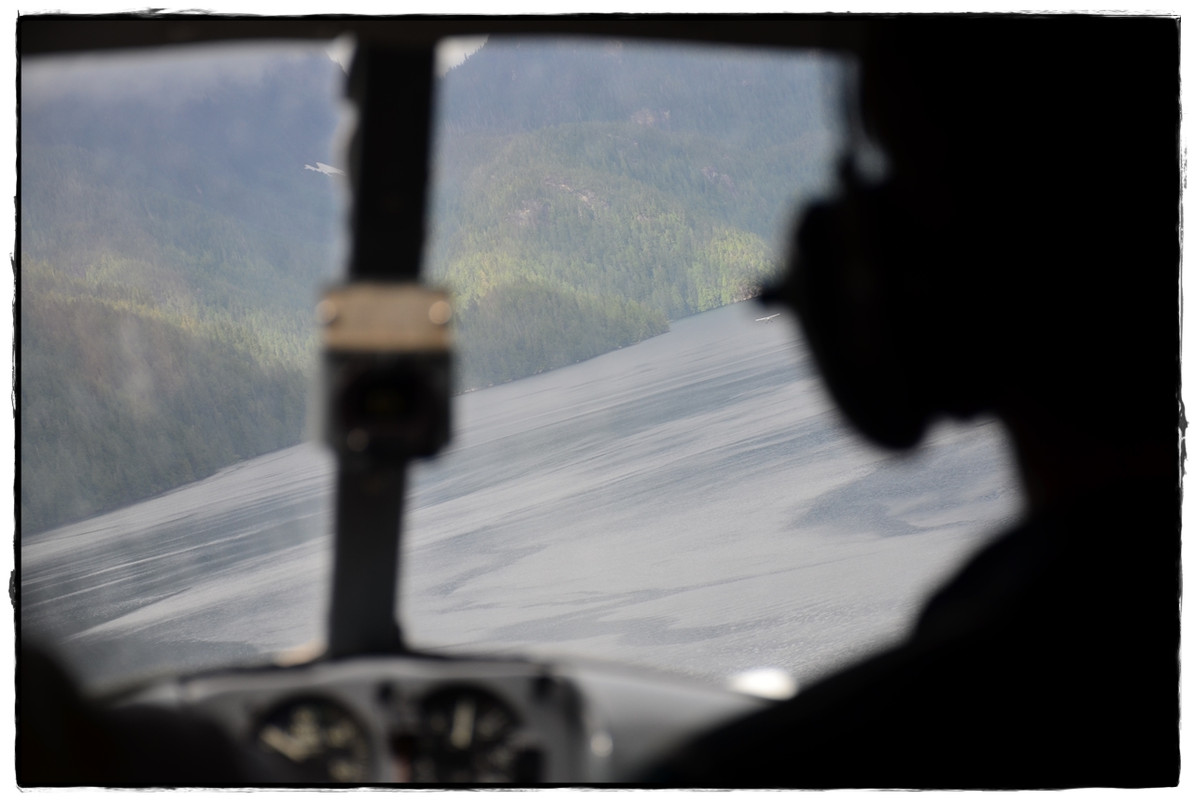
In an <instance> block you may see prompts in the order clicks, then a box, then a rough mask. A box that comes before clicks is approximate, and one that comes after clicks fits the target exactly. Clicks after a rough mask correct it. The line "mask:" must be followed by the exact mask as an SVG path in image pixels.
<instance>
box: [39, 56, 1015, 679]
mask: <svg viewBox="0 0 1195 800" xmlns="http://www.w3.org/2000/svg"><path fill="white" fill-rule="evenodd" d="M441 55H442V59H441V69H440V74H439V75H438V76H437V78H436V84H435V91H436V116H435V120H434V127H433V142H434V155H433V160H432V171H431V172H432V185H431V187H430V201H429V209H430V213H429V219H428V222H427V224H428V234H429V238H428V243H427V247H426V253H425V267H424V275H425V276H426V277H427V278H428V279H429V280H430V281H431V282H432V283H439V284H442V285H444V286H446V287H448V288H449V289H450V290H451V292H452V293H453V297H454V305H455V310H454V328H455V335H456V342H457V352H456V356H455V358H456V389H455V391H456V397H455V398H454V400H453V410H452V414H453V418H454V422H453V441H452V444H451V445H450V446H449V447H448V449H447V450H446V451H445V452H444V453H442V454H441V455H440V456H438V457H436V458H434V459H432V460H429V461H427V462H425V463H420V464H419V465H418V466H417V467H416V469H415V471H414V474H413V476H412V478H411V482H410V497H409V501H408V513H407V519H406V525H405V530H404V533H403V540H402V547H403V553H402V558H401V559H400V564H399V565H398V568H399V569H400V575H401V578H400V583H399V593H400V601H399V608H398V609H396V612H397V614H398V618H399V621H400V623H401V626H402V628H403V630H404V633H405V635H406V639H407V640H408V642H409V643H410V644H411V645H412V646H414V647H417V648H429V649H437V650H445V649H447V650H452V651H461V652H500V653H534V654H536V655H539V656H549V657H552V656H561V657H570V658H593V659H601V660H606V661H620V662H627V663H633V664H640V665H646V666H651V667H658V668H661V669H667V670H671V671H675V672H681V673H687V674H690V675H693V676H695V677H698V678H701V679H708V680H710V681H723V680H725V679H727V678H728V677H730V676H732V675H734V674H736V673H739V672H742V671H744V670H749V669H754V668H763V667H768V668H780V669H783V670H786V671H788V672H790V673H791V674H793V675H794V676H796V678H797V679H798V681H803V680H805V679H808V678H810V677H812V676H815V675H818V674H822V673H824V672H826V671H827V670H829V669H831V668H833V667H835V666H838V665H841V664H843V663H845V662H847V661H850V660H853V659H856V658H858V657H859V656H861V655H863V654H864V653H866V652H869V651H871V650H874V649H875V648H877V647H879V646H881V645H883V644H886V643H888V642H890V641H891V640H892V639H893V638H895V637H897V636H899V635H901V634H902V633H903V632H904V631H905V630H906V629H907V627H908V625H909V623H910V621H911V619H912V616H913V613H914V610H915V609H916V608H917V607H918V605H919V604H920V603H921V601H923V599H924V598H925V596H926V595H927V594H928V593H929V592H930V591H931V590H932V589H933V588H935V587H936V586H937V585H938V583H939V581H940V580H941V579H942V578H943V577H944V576H946V575H948V574H950V572H951V571H952V569H953V568H954V567H956V566H957V565H958V563H959V562H960V561H961V560H962V559H963V558H964V557H965V556H966V555H968V554H969V553H971V552H972V551H973V550H974V549H975V548H976V547H977V546H978V545H979V544H981V543H982V541H983V540H984V532H985V531H995V530H997V529H1000V528H1001V527H1003V523H1006V522H1007V521H1008V519H1009V518H1010V517H1011V516H1013V515H1014V514H1015V513H1017V511H1018V508H1017V505H1016V497H1015V491H1014V487H1013V483H1012V477H1011V464H1010V463H1009V456H1008V453H1007V450H1006V448H1005V445H1004V440H1003V438H1002V436H1001V434H1000V432H999V429H998V428H997V426H996V425H995V423H990V424H987V425H984V426H982V428H981V432H977V431H976V430H975V429H974V428H969V429H968V432H967V434H966V435H965V436H963V435H960V430H961V429H956V428H952V427H942V428H939V429H937V430H936V431H935V433H934V434H933V436H932V437H931V441H930V442H929V446H927V447H925V448H922V449H921V450H920V451H919V452H918V454H917V455H915V456H893V455H890V454H887V453H885V452H882V451H880V450H878V449H874V448H872V447H870V446H868V445H866V444H864V443H863V442H862V440H860V439H858V438H857V437H856V436H855V434H853V433H852V432H850V431H849V430H848V429H847V428H846V427H845V425H844V423H843V422H842V421H841V420H840V418H839V416H838V412H836V411H835V410H834V409H833V408H832V405H831V403H830V401H829V398H828V397H827V396H826V395H825V393H824V390H823V388H822V386H821V384H820V379H819V377H818V375H817V373H816V370H815V368H814V366H813V364H812V362H811V360H810V357H809V354H808V352H807V349H806V345H805V344H804V341H803V339H802V335H801V332H800V330H799V328H798V327H797V325H796V320H795V319H793V318H792V317H791V315H789V314H788V313H785V312H779V311H778V310H777V309H774V308H770V307H765V306H764V305H762V304H759V303H758V302H756V301H755V300H754V298H756V297H757V296H758V295H759V293H760V291H761V287H763V286H764V285H766V284H767V283H768V282H769V281H770V280H771V279H773V278H774V277H775V276H776V274H777V273H778V270H779V269H780V268H781V265H782V263H783V260H784V258H785V256H786V255H787V241H788V237H789V231H790V225H791V223H792V219H793V215H794V213H795V212H796V211H797V209H799V208H800V207H801V206H802V205H803V204H805V203H808V202H810V201H812V200H814V199H815V198H817V197H819V196H825V195H827V194H829V193H832V192H833V191H834V188H835V175H836V164H837V161H838V159H839V157H840V156H841V154H842V151H843V149H844V147H845V142H846V139H847V133H846V130H845V128H844V126H845V121H844V120H845V116H846V115H845V114H844V111H843V109H844V108H845V106H846V103H845V101H844V97H843V95H844V91H845V88H846V84H847V81H848V80H849V70H847V69H846V66H847V65H846V64H845V63H844V62H843V61H842V60H841V58H840V57H835V56H831V55H828V54H824V53H812V52H810V53H802V52H797V51H791V52H790V51H784V50H774V51H772V50H762V51H759V50H752V51H747V50H741V49H736V48H730V47H715V46H692V45H684V46H680V45H667V46H665V45H660V44H651V43H637V42H633V41H623V40H613V39H611V40H584V39H534V38H520V39H498V38H491V39H488V40H487V39H472V40H452V41H449V42H445V43H444V44H443V45H442V47H441ZM345 63H347V62H346V58H345V52H344V47H343V46H342V44H341V43H339V42H336V43H328V44H327V45H326V46H323V45H321V46H318V47H312V46H310V45H271V46H269V47H262V46H260V45H258V46H255V47H253V48H251V49H250V48H246V47H242V46H237V47H218V48H217V47H203V48H196V49H184V50H182V51H180V52H177V53H170V54H137V55H121V54H118V55H110V56H90V55H89V56H86V57H39V58H33V59H26V60H25V62H24V63H23V64H22V65H21V70H22V72H21V220H20V226H21V227H20V232H21V284H20V300H21V319H20V325H21V327H20V331H21V337H20V348H21V349H20V392H21V394H20V412H21V415H20V422H19V437H20V468H21V491H20V513H21V532H20V533H21V613H22V625H23V631H24V632H26V633H34V632H36V633H38V634H41V635H43V636H44V637H46V638H48V639H50V640H52V641H54V642H55V643H57V644H58V645H59V646H60V648H61V649H62V651H63V653H64V654H65V655H66V656H67V657H68V658H69V659H70V660H71V663H72V666H73V667H74V668H75V669H76V671H77V672H78V673H79V675H80V676H81V677H82V678H84V679H85V680H86V681H88V682H90V683H92V684H95V685H111V684H116V683H122V682H126V681H128V680H131V679H133V678H137V677H142V676H144V675H145V674H147V673H161V672H167V671H175V672H177V671H186V670H194V669H200V668H207V667H216V666H229V665H233V664H248V663H261V662H264V661H268V660H269V659H271V658H275V657H277V656H278V655H279V654H280V653H285V652H287V651H290V650H291V649H293V648H296V647H299V646H302V645H304V644H306V643H309V642H313V641H319V640H322V639H323V638H324V636H325V634H326V631H325V627H326V624H327V604H328V593H329V585H330V580H329V576H330V569H331V566H330V558H331V544H330V542H331V536H332V525H333V523H332V496H331V495H332V491H333V483H334V464H333V459H332V457H331V455H330V454H329V453H327V452H325V450H324V448H323V446H322V445H321V443H320V441H319V431H318V419H319V415H318V411H317V410H316V409H314V407H313V405H312V402H311V398H313V397H316V396H318V392H317V391H316V390H315V384H316V382H317V380H318V378H319V376H318V373H317V370H316V365H317V363H318V348H317V342H316V335H315V325H314V317H313V312H312V309H313V308H314V306H315V302H316V300H317V298H318V296H319V292H320V290H321V289H322V288H323V287H325V286H326V285H328V284H331V283H334V282H337V281H339V280H341V278H342V270H343V267H342V261H343V257H344V250H345V248H344V239H345V233H344V232H343V231H344V222H345V217H346V214H347V211H346V209H347V203H348V191H347V183H346V182H347V181H348V179H349V176H348V174H347V173H348V171H349V165H348V164H347V163H346V161H347V156H346V153H345V148H344V143H345V141H346V136H345V133H344V132H345V130H346V129H347V128H348V127H349V126H351V124H352V120H351V114H349V113H346V110H345V106H344V103H343V101H342V99H341V98H342V96H343V90H344V81H345V71H344V66H343V65H344V64H345Z"/></svg>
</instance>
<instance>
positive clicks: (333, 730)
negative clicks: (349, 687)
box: [254, 697, 371, 783]
mask: <svg viewBox="0 0 1195 800" xmlns="http://www.w3.org/2000/svg"><path fill="white" fill-rule="evenodd" d="M254 738H255V739H256V741H257V743H258V745H259V746H260V747H263V748H265V749H266V750H269V751H271V752H274V753H278V754H280V755H281V756H282V757H284V758H285V759H287V760H288V761H290V762H291V763H292V764H294V765H295V766H296V767H298V770H297V771H296V772H297V773H299V774H300V775H301V776H302V777H303V779H305V780H310V781H313V782H316V781H334V782H338V783H360V782H364V781H367V780H369V775H370V764H371V758H370V748H369V738H368V735H367V734H366V732H365V729H364V728H363V727H361V725H360V723H358V722H357V720H356V719H355V718H354V717H353V716H352V714H350V713H349V712H348V710H347V709H345V708H344V707H343V706H342V705H340V704H339V703H336V702H334V701H332V700H329V699H327V698H322V697H302V698H295V699H292V700H287V701H286V702H284V703H281V704H279V705H277V706H274V707H273V708H272V709H271V710H270V711H269V712H267V713H266V714H265V715H264V716H262V718H261V719H260V720H259V722H258V725H257V730H256V733H255V734H254Z"/></svg>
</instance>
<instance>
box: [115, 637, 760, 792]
mask: <svg viewBox="0 0 1195 800" xmlns="http://www.w3.org/2000/svg"><path fill="white" fill-rule="evenodd" d="M678 681H679V682H678ZM762 702H763V701H761V700H759V698H755V697H750V696H747V695H743V694H739V693H737V692H731V691H727V690H723V689H715V688H711V687H708V686H704V685H694V684H690V683H685V682H684V681H683V680H681V679H673V678H672V677H671V676H668V677H663V676H657V675H655V674H654V673H652V674H642V673H638V672H636V671H627V670H625V669H615V668H596V667H592V666H586V667H582V666H578V665H575V664H569V665H563V666H560V665H549V664H543V663H535V662H529V661H521V660H509V661H507V660H498V659H442V658H435V657H419V656H401V657H397V656H395V657H385V656H370V657H360V658H354V659H351V660H344V661H321V662H314V663H311V664H306V665H301V666H296V667H286V668H281V667H279V668H266V669H256V670H253V669H244V670H233V671H225V672H217V673H210V674H206V675H197V676H192V677H187V678H178V679H174V680H171V681H168V682H165V683H161V684H155V685H153V686H151V687H149V688H147V689H144V690H142V691H140V692H137V693H135V694H133V695H130V696H127V697H126V698H124V699H123V700H122V701H121V703H120V704H119V705H122V706H131V705H151V706H157V707H166V708H173V709H176V710H179V711H183V712H188V713H192V714H195V715H198V716H201V717H205V718H207V719H209V720H211V721H214V722H215V723H216V724H217V725H218V726H219V727H220V728H221V729H222V730H224V731H225V733H226V734H227V735H228V736H229V737H230V738H231V739H232V740H234V742H236V743H237V744H238V745H239V746H240V747H242V748H245V749H246V750H248V751H250V752H252V753H253V754H254V755H255V757H256V758H257V759H258V761H259V763H260V764H261V765H262V766H263V768H264V770H265V771H264V772H263V775H262V779H261V781H260V782H261V783H263V784H272V783H285V784H297V785H315V784H341V785H368V784H422V785H448V784H451V785H460V784H518V785H535V784H544V783H556V784H562V783H563V784H578V783H602V782H610V781H633V780H635V776H636V775H637V774H638V769H639V768H641V767H642V766H643V765H645V764H646V763H649V762H650V760H651V759H652V758H654V757H658V756H660V755H663V754H664V753H665V752H666V751H667V749H669V748H670V747H672V746H675V745H677V744H679V743H680V742H682V741H684V739H685V738H687V737H689V736H692V735H693V734H694V733H696V732H698V731H700V730H702V729H703V728H704V727H706V726H709V725H713V724H717V723H718V722H720V721H724V720H726V719H729V718H730V717H731V716H736V715H738V714H741V713H745V712H749V711H752V710H756V709H758V708H759V707H760V704H761V703H762Z"/></svg>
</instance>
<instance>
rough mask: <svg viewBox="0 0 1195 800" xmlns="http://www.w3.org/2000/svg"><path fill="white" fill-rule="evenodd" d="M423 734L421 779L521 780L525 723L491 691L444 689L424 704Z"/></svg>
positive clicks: (417, 765)
mask: <svg viewBox="0 0 1195 800" xmlns="http://www.w3.org/2000/svg"><path fill="white" fill-rule="evenodd" d="M422 712H423V715H422V720H423V724H422V736H420V741H419V747H418V751H417V753H416V755H415V759H414V764H413V766H414V778H415V780H416V781H417V782H420V783H494V782H510V781H514V780H519V779H520V776H519V775H518V771H519V765H520V756H521V755H523V750H524V748H522V747H521V746H520V745H519V743H518V742H517V741H516V738H517V733H518V730H519V721H518V718H517V717H516V716H515V714H514V712H513V711H511V709H510V708H509V707H508V706H507V705H506V704H505V703H503V702H502V701H501V700H499V699H498V698H497V697H495V696H494V695H492V694H490V693H489V692H486V691H482V690H480V689H476V688H472V687H464V686H458V687H452V688H446V689H441V690H439V691H436V692H434V693H433V694H430V695H428V696H427V698H426V699H425V700H424V701H423V705H422Z"/></svg>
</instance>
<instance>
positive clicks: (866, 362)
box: [785, 203, 931, 449]
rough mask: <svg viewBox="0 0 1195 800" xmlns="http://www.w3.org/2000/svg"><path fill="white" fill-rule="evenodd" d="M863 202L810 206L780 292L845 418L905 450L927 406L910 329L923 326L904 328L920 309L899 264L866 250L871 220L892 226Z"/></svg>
mask: <svg viewBox="0 0 1195 800" xmlns="http://www.w3.org/2000/svg"><path fill="white" fill-rule="evenodd" d="M867 206H868V204H867V203H863V204H856V203H847V204H839V205H819V206H814V207H812V208H810V209H809V210H808V211H807V212H806V214H805V216H804V218H803V220H802V221H801V222H800V223H799V225H798V227H797V233H796V242H795V246H794V248H793V250H792V256H791V263H790V265H789V276H788V281H789V284H790V288H789V289H788V290H787V291H786V292H785V294H786V295H787V296H788V298H789V300H790V302H791V303H792V304H793V305H794V307H795V308H796V310H797V314H798V317H799V318H800V320H801V326H802V329H803V330H804V332H805V336H806V338H807V340H808V342H809V346H810V348H811V350H812V351H813V354H814V358H815V359H816V360H817V362H818V366H819V367H820V369H821V372H822V375H823V377H824V378H825V381H826V384H827V386H828V388H829V390H830V393H831V395H832V396H833V398H834V400H835V402H837V404H838V406H839V408H840V409H841V410H842V411H843V413H844V414H845V415H846V417H847V419H848V420H849V421H850V422H851V423H852V424H853V425H854V426H855V427H856V428H858V429H859V430H860V431H861V432H862V433H863V434H864V435H865V436H867V437H868V438H870V439H871V440H873V441H874V442H876V443H878V444H881V445H884V446H886V447H891V448H898V449H899V448H907V447H911V446H913V445H915V444H916V443H917V442H918V441H920V439H921V436H922V434H923V433H924V431H925V427H926V425H927V423H928V421H929V417H930V412H931V409H930V407H929V405H928V404H927V403H926V401H925V389H926V387H925V386H924V383H925V381H924V378H923V374H924V372H925V370H924V369H923V368H918V360H919V359H921V358H923V357H924V354H923V353H919V352H917V348H916V346H915V342H916V339H917V338H918V337H916V336H914V335H911V333H912V332H913V331H914V330H916V328H917V327H918V326H919V325H921V324H922V323H921V322H913V324H912V325H910V321H912V320H916V318H917V317H918V316H919V315H921V314H922V312H923V311H924V309H916V308H911V307H910V298H909V296H908V292H907V291H906V289H905V286H904V285H903V284H902V283H901V282H900V275H899V272H897V271H896V270H894V269H893V267H894V266H895V265H894V264H893V263H892V262H891V261H889V260H888V259H887V258H877V257H876V256H881V253H878V252H877V253H872V252H869V249H868V248H866V244H865V243H867V242H869V241H874V240H875V239H874V238H873V237H876V234H877V233H881V232H882V230H883V227H881V228H879V229H877V228H875V227H873V225H874V224H878V225H880V226H885V227H886V226H887V225H889V224H892V221H891V220H888V221H883V220H882V219H874V218H873V217H875V216H876V215H875V214H873V213H872V212H871V210H870V209H869V208H868V207H867ZM880 212H881V213H880V214H879V216H881V217H882V216H883V214H882V209H881V210H880ZM877 238H879V240H880V241H883V240H884V239H885V238H886V237H884V236H883V235H882V234H881V235H880V236H878V237H877Z"/></svg>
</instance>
